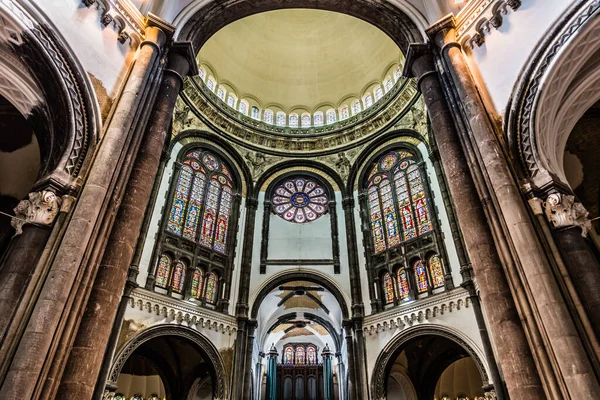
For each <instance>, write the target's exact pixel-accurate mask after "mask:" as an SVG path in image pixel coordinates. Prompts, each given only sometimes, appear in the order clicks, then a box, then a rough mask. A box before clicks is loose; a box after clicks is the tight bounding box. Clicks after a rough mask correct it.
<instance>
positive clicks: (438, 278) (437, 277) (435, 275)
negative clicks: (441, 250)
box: [427, 254, 444, 289]
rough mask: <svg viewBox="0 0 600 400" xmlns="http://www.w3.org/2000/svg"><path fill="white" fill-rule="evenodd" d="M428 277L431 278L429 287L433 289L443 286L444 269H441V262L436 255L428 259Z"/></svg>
mask: <svg viewBox="0 0 600 400" xmlns="http://www.w3.org/2000/svg"><path fill="white" fill-rule="evenodd" d="M427 264H429V276H431V286H433V288H434V289H437V288H439V287H442V286H444V268H443V267H442V260H441V259H440V256H438V255H437V254H434V255H432V256H431V257H429V261H428V262H427Z"/></svg>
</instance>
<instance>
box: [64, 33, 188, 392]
mask: <svg viewBox="0 0 600 400" xmlns="http://www.w3.org/2000/svg"><path fill="white" fill-rule="evenodd" d="M194 56H195V54H194V51H193V49H192V46H191V44H190V43H175V44H174V45H173V47H172V48H171V50H170V52H169V55H168V65H167V68H166V69H165V72H164V76H163V80H162V83H161V87H160V89H159V92H158V96H157V99H156V103H155V105H154V110H153V113H152V115H151V116H150V120H149V122H148V127H147V131H146V134H145V136H144V138H143V140H142V144H141V146H140V150H139V153H138V155H137V158H136V161H135V164H134V166H133V170H132V173H131V176H130V178H129V182H128V184H127V188H126V190H125V195H124V198H123V201H122V203H121V207H120V208H119V212H118V214H117V218H116V222H115V225H114V227H113V230H112V232H111V234H110V237H109V239H108V243H107V249H106V252H105V253H104V256H103V258H102V261H101V263H100V268H99V270H98V273H97V275H96V279H95V281H94V286H93V288H92V291H91V294H90V298H89V300H88V303H87V307H86V310H85V312H84V315H83V318H82V321H81V324H80V327H79V330H78V332H77V336H76V338H75V342H74V344H73V347H72V349H71V353H70V356H69V359H68V361H67V366H66V368H65V371H64V374H63V377H62V381H61V384H60V387H59V390H58V395H57V397H56V398H57V399H65V400H67V399H72V398H89V397H91V395H92V393H93V391H94V386H95V383H96V380H97V379H98V374H99V371H100V367H101V364H102V360H103V358H104V353H105V349H106V346H107V344H108V341H109V337H110V332H111V328H112V325H113V322H114V320H115V316H116V313H117V310H118V305H119V300H120V296H115V293H119V294H120V293H123V290H124V288H125V282H126V274H127V270H128V268H129V265H130V263H131V261H132V259H133V253H134V250H135V243H136V240H137V238H138V235H139V232H140V228H141V226H142V222H143V219H144V214H145V211H146V207H147V205H148V200H149V199H150V195H151V191H152V186H153V183H154V180H155V178H156V173H157V172H158V168H159V164H160V158H161V153H162V152H163V148H164V143H165V136H166V135H167V132H168V131H169V125H170V123H171V118H172V114H173V110H174V108H175V102H176V101H177V97H178V95H179V91H180V90H181V88H182V86H183V77H184V76H185V75H187V74H188V72H190V71H191V72H192V73H193V72H195V71H196V69H194V66H196V64H195V57H194ZM196 68H197V67H196Z"/></svg>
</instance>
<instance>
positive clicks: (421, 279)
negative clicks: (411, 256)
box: [413, 260, 429, 293]
mask: <svg viewBox="0 0 600 400" xmlns="http://www.w3.org/2000/svg"><path fill="white" fill-rule="evenodd" d="M413 268H414V271H415V280H416V281H417V291H418V292H419V293H424V292H426V291H427V289H428V288H429V282H428V281H427V270H426V269H425V265H423V261H421V260H418V261H416V262H415V264H414V266H413Z"/></svg>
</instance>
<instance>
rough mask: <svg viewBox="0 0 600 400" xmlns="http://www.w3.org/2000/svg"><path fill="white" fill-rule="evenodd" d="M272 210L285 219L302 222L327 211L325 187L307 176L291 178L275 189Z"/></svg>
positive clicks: (311, 219) (310, 220) (313, 218)
mask: <svg viewBox="0 0 600 400" xmlns="http://www.w3.org/2000/svg"><path fill="white" fill-rule="evenodd" d="M271 202H272V204H273V211H274V212H275V214H277V215H279V216H280V217H281V218H283V219H284V220H286V221H290V222H295V223H298V224H303V223H307V222H312V221H314V220H316V219H317V218H319V217H320V216H322V215H323V214H325V213H326V212H327V204H328V203H329V198H328V196H327V193H326V192H325V189H323V187H321V185H319V184H318V183H316V182H315V181H313V180H311V179H308V178H302V177H297V178H292V179H289V180H287V181H285V182H284V183H282V184H281V185H279V186H278V187H277V189H275V192H274V193H273V197H272V198H271Z"/></svg>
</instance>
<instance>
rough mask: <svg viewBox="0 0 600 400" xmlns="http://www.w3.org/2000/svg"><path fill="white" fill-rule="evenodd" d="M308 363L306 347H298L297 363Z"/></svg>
mask: <svg viewBox="0 0 600 400" xmlns="http://www.w3.org/2000/svg"><path fill="white" fill-rule="evenodd" d="M305 363H306V355H305V354H304V347H303V346H298V347H296V365H304V364H305Z"/></svg>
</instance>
